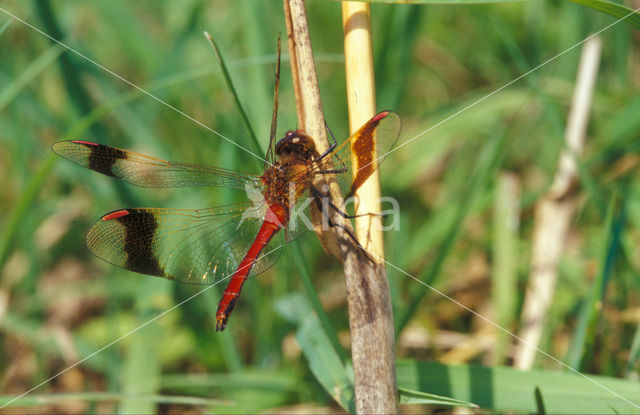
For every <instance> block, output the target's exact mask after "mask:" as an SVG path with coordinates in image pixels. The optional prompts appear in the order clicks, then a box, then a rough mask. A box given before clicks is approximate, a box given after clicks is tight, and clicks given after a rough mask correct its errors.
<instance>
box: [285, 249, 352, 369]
mask: <svg viewBox="0 0 640 415" xmlns="http://www.w3.org/2000/svg"><path fill="white" fill-rule="evenodd" d="M290 245H291V248H292V250H293V258H294V261H295V263H296V266H297V267H298V271H299V272H300V279H301V280H302V285H303V286H304V291H305V294H306V297H307V300H308V301H309V302H310V303H311V308H312V309H313V311H314V312H315V313H316V315H317V316H318V319H319V320H320V324H321V325H322V329H323V331H324V333H325V335H326V336H327V338H328V339H329V341H330V342H331V345H332V346H333V349H334V351H335V352H336V353H337V354H338V356H339V357H340V361H341V362H342V363H343V364H344V363H345V362H346V361H347V354H346V352H345V351H344V348H343V347H342V345H341V344H340V341H338V334H337V333H336V331H335V330H334V328H333V326H332V325H331V323H330V322H329V316H327V313H326V312H325V311H324V309H323V308H322V304H321V303H320V298H319V297H318V292H317V291H316V289H315V287H314V286H313V282H312V281H311V272H310V271H309V267H308V265H307V264H308V263H309V262H307V261H305V258H304V253H303V252H302V248H301V247H300V242H299V241H297V240H295V241H293V243H291V244H290Z"/></svg>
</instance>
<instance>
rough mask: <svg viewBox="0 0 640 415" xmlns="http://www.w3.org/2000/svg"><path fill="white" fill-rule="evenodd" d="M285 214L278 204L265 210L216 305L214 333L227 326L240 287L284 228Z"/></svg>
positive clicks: (283, 208) (285, 210) (284, 209)
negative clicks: (261, 254) (240, 260)
mask: <svg viewBox="0 0 640 415" xmlns="http://www.w3.org/2000/svg"><path fill="white" fill-rule="evenodd" d="M286 212H287V209H286V208H285V207H283V206H281V205H279V204H273V205H271V206H270V207H269V209H268V210H267V214H266V216H265V219H264V222H263V223H262V226H261V227H260V230H259V231H258V235H257V236H256V239H255V240H254V241H253V244H251V247H250V248H249V250H248V251H247V254H246V255H245V257H244V259H243V260H242V262H240V265H238V269H237V270H236V272H234V273H233V276H232V277H231V280H230V281H229V284H228V285H227V288H226V289H225V290H224V294H223V295H222V299H221V300H220V302H219V303H218V311H216V331H222V330H224V329H225V327H226V326H227V321H229V316H230V315H231V312H232V311H233V308H234V307H235V305H236V301H237V300H238V297H239V296H240V291H241V290H242V285H243V284H244V282H245V281H246V280H247V278H248V276H249V272H250V271H251V267H252V266H253V264H254V263H255V262H256V260H257V259H258V257H259V256H260V253H261V252H262V250H263V249H264V247H265V246H267V244H268V243H269V241H270V240H271V238H273V236H274V235H275V234H276V233H278V231H279V230H280V229H282V228H283V227H284V226H285V224H286V222H287V213H286ZM267 254H268V252H267Z"/></svg>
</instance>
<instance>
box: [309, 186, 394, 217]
mask: <svg viewBox="0 0 640 415" xmlns="http://www.w3.org/2000/svg"><path fill="white" fill-rule="evenodd" d="M311 193H312V194H313V197H314V199H316V203H318V200H319V199H322V198H327V202H329V207H331V209H333V210H334V211H335V212H336V213H337V214H338V215H340V216H342V217H343V218H345V219H355V218H361V217H363V216H379V217H384V216H385V215H383V214H382V213H372V212H368V213H360V214H358V215H349V214H348V213H347V212H345V211H343V210H341V209H340V208H339V207H338V206H336V205H335V203H333V202H332V201H331V199H330V198H329V192H327V193H322V192H321V191H320V190H318V189H316V188H315V187H312V188H311ZM319 208H320V207H319ZM321 210H322V209H321Z"/></svg>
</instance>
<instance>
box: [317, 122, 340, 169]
mask: <svg viewBox="0 0 640 415" xmlns="http://www.w3.org/2000/svg"><path fill="white" fill-rule="evenodd" d="M324 126H325V127H327V131H329V135H330V136H331V141H333V143H331V145H330V146H329V148H328V149H327V151H325V152H324V153H322V154H321V155H320V157H318V158H317V159H316V160H314V161H315V162H318V161H320V160H322V159H323V158H325V157H326V156H327V154H329V153H331V152H332V151H333V150H334V149H335V148H336V147H337V146H338V140H336V138H335V137H334V135H333V133H332V132H331V128H329V124H327V123H326V121H325V123H324Z"/></svg>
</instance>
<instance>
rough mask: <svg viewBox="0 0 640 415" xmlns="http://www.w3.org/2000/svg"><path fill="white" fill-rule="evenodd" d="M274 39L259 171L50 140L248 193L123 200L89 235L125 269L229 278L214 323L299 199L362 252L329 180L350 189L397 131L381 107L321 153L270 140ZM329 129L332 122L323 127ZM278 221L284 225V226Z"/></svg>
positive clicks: (96, 248)
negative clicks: (200, 201)
mask: <svg viewBox="0 0 640 415" xmlns="http://www.w3.org/2000/svg"><path fill="white" fill-rule="evenodd" d="M279 56H280V43H279V42H278V59H277V61H276V62H277V64H276V82H275V88H274V89H275V90H274V92H275V93H274V105H273V117H272V122H271V134H270V138H269V146H268V150H267V155H266V160H265V167H264V172H263V174H261V175H254V174H243V173H239V172H236V171H232V170H228V169H224V168H218V167H212V166H206V165H199V164H188V163H179V162H171V161H166V160H162V159H159V158H155V157H150V156H146V155H143V154H139V153H135V152H133V151H127V150H123V149H120V148H116V147H111V146H108V145H104V144H99V143H94V142H91V141H83V140H69V141H60V142H57V143H55V144H53V145H52V147H51V149H52V150H53V151H54V152H55V153H57V154H58V155H60V156H62V157H64V158H65V159H67V160H69V161H71V162H73V163H75V164H78V165H80V166H82V167H85V168H87V169H90V170H93V171H95V172H98V173H101V174H103V175H106V176H109V177H113V178H117V179H120V180H123V181H125V182H127V183H129V184H131V185H134V186H140V187H148V188H175V187H187V186H213V187H224V188H230V189H236V190H240V191H245V192H246V194H247V196H248V198H249V201H247V202H244V203H240V204H236V205H226V206H218V207H212V208H208V209H168V208H127V209H119V210H115V211H112V212H109V213H107V214H105V215H103V216H102V217H101V218H99V219H98V220H97V221H96V223H95V224H94V225H93V226H92V227H91V228H90V229H89V231H88V233H87V236H86V244H87V247H88V248H89V251H91V253H93V254H94V255H95V256H97V257H98V258H101V259H103V260H105V261H107V262H109V263H111V264H114V265H117V266H119V267H122V268H124V269H127V270H129V271H133V272H136V273H140V274H147V275H152V276H157V277H162V278H166V279H169V280H174V281H178V282H182V283H190V284H205V285H212V284H218V283H220V282H221V281H223V280H225V279H228V280H229V282H228V283H227V286H226V288H225V290H224V293H223V295H222V298H221V299H220V302H219V303H218V308H217V311H216V331H223V330H224V329H225V328H226V326H227V323H228V321H229V317H230V316H231V313H232V312H233V310H234V308H235V305H236V302H237V300H238V298H239V297H240V292H241V290H242V287H243V285H244V283H245V281H246V280H247V279H248V278H249V277H253V276H255V275H258V274H260V273H263V272H264V271H266V270H267V269H269V268H270V267H271V266H272V265H273V264H274V263H275V262H276V261H277V259H278V258H279V257H280V253H281V249H280V248H281V247H282V246H283V245H284V244H285V243H286V242H288V241H290V240H292V239H295V238H296V237H297V236H299V234H301V233H302V232H303V231H304V230H305V229H304V228H298V227H297V221H295V220H292V216H293V215H292V213H293V212H295V211H297V210H296V209H299V208H300V207H302V206H308V205H309V204H311V205H312V208H316V209H318V210H320V212H321V214H322V219H323V223H327V224H328V225H329V226H331V227H335V226H338V227H341V228H343V229H344V230H345V231H346V233H347V235H348V236H349V237H350V238H351V239H352V241H353V243H354V244H355V245H356V247H358V248H360V250H361V252H363V253H364V254H365V255H366V251H365V250H364V248H362V246H361V245H360V244H359V242H358V240H357V238H356V237H355V235H353V233H352V232H351V231H350V230H349V228H348V227H346V226H344V225H341V224H338V223H336V222H335V221H333V220H332V219H331V217H330V214H331V212H328V210H333V211H334V212H333V213H337V214H340V215H341V216H342V217H344V218H345V219H351V218H353V217H355V215H348V214H347V213H346V212H345V210H344V205H342V206H338V204H337V202H338V201H337V200H333V199H336V198H335V197H332V196H331V192H330V191H329V190H328V188H327V186H326V183H331V182H336V183H337V184H338V185H339V186H340V188H341V190H342V194H343V195H346V197H349V196H352V195H353V194H354V193H355V192H356V191H357V190H358V188H359V187H360V186H361V185H362V183H364V182H365V181H366V180H367V179H368V178H369V177H370V176H371V175H372V174H373V172H374V171H376V169H377V167H378V165H379V164H380V163H381V162H382V160H383V159H384V157H385V156H386V154H388V152H390V151H391V149H392V147H393V145H394V144H395V142H396V141H397V139H398V134H399V131H400V118H399V116H398V115H397V114H396V113H394V112H392V111H382V112H380V113H378V114H377V115H375V116H374V117H373V118H371V119H370V120H369V121H368V122H366V123H365V124H364V125H363V126H362V127H360V128H359V129H358V130H357V131H356V132H355V133H354V134H352V135H351V136H350V137H349V138H348V139H347V140H345V141H344V142H342V143H341V144H340V145H338V143H337V141H336V139H335V137H333V134H330V135H331V137H332V143H331V145H330V146H329V148H328V149H327V150H326V151H324V152H322V153H320V152H319V151H318V150H317V148H316V146H315V142H314V140H313V138H312V137H310V136H309V135H308V134H306V133H305V132H304V131H302V130H290V131H287V133H286V134H285V136H284V137H283V138H281V139H279V140H276V139H275V137H276V126H277V109H278V88H279V78H280V77H279V74H280V59H279ZM329 132H330V130H329ZM283 230H284V231H283Z"/></svg>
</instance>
